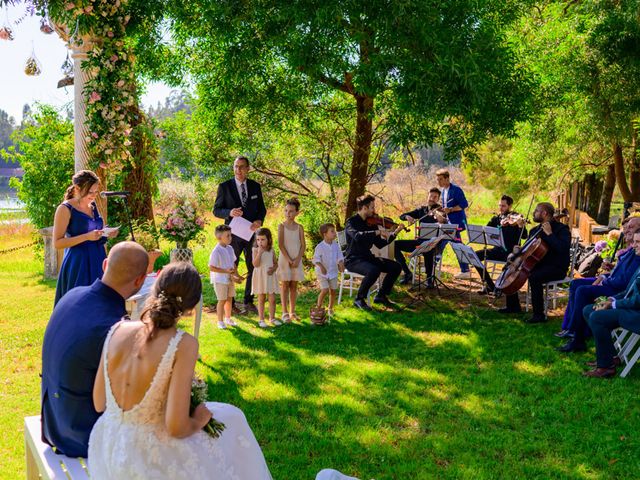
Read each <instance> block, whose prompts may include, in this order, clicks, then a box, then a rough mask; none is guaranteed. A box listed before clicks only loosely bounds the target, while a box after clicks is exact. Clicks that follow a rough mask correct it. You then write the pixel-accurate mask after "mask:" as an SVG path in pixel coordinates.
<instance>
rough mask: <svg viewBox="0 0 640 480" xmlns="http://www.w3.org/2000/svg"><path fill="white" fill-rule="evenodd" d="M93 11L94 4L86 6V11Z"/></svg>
mask: <svg viewBox="0 0 640 480" xmlns="http://www.w3.org/2000/svg"><path fill="white" fill-rule="evenodd" d="M92 11H93V6H91V5H89V6H87V7H84V13H91V12H92Z"/></svg>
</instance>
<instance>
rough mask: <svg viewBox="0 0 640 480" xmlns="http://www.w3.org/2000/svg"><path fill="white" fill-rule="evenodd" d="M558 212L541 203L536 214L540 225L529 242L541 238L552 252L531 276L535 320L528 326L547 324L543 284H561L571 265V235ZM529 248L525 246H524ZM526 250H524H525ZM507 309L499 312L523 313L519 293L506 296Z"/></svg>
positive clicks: (533, 270)
mask: <svg viewBox="0 0 640 480" xmlns="http://www.w3.org/2000/svg"><path fill="white" fill-rule="evenodd" d="M554 215H555V209H554V208H553V205H551V204H550V203H546V202H543V203H539V204H538V205H536V209H535V210H534V212H533V221H534V222H536V223H538V224H539V225H538V226H536V227H534V228H533V229H532V230H531V232H530V234H529V238H530V240H531V239H534V238H537V237H538V236H539V237H540V238H541V239H542V240H543V241H544V242H545V243H546V244H547V246H548V248H549V251H548V252H547V254H546V255H545V256H544V257H542V259H541V260H540V261H539V262H538V263H537V264H536V265H535V266H534V267H533V269H532V270H531V273H530V275H529V279H528V281H529V288H531V305H532V307H533V316H532V317H531V318H529V319H527V320H525V322H526V323H543V322H546V321H547V317H546V315H545V312H544V287H543V284H545V283H547V282H552V281H554V280H562V279H563V278H565V276H566V275H567V270H568V269H569V261H570V256H571V255H570V248H571V231H570V230H569V227H567V226H566V225H565V224H564V223H561V222H558V221H557V220H555V218H554ZM525 246H526V244H525ZM523 248H524V247H523ZM506 298H507V306H506V307H505V308H501V309H500V310H499V312H500V313H521V312H522V309H521V308H520V300H519V299H518V293H517V292H516V293H514V294H512V295H507V296H506Z"/></svg>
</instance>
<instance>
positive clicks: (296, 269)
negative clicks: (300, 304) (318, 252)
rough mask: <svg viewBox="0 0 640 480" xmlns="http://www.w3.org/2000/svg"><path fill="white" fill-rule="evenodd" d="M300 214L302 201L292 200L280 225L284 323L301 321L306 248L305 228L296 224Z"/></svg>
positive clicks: (279, 268)
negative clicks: (300, 291)
mask: <svg viewBox="0 0 640 480" xmlns="http://www.w3.org/2000/svg"><path fill="white" fill-rule="evenodd" d="M299 213H300V201H299V200H298V199H297V198H295V197H294V198H290V199H289V200H287V203H286V205H285V206H284V218H285V221H284V222H282V223H281V224H280V225H278V246H279V248H280V258H279V259H278V277H279V278H280V283H281V301H282V321H283V322H285V323H291V320H300V317H299V316H298V315H297V314H296V300H297V298H298V282H301V281H303V280H304V271H303V270H302V256H303V255H304V250H305V248H306V245H305V241H304V228H302V225H300V224H299V223H297V222H296V217H297V216H298V214H299Z"/></svg>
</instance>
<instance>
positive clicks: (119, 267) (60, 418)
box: [41, 242, 149, 457]
mask: <svg viewBox="0 0 640 480" xmlns="http://www.w3.org/2000/svg"><path fill="white" fill-rule="evenodd" d="M148 264H149V256H148V255H147V252H146V251H145V250H144V248H142V247H141V246H140V245H138V244H137V243H134V242H122V243H118V244H117V245H115V246H114V247H113V248H112V249H111V251H110V252H109V256H108V258H106V259H105V260H104V262H103V268H104V275H103V276H102V280H100V279H98V280H95V281H94V282H93V284H92V285H90V286H87V287H76V288H73V289H71V290H69V292H67V293H66V294H65V295H64V297H62V298H61V299H60V301H59V302H58V303H57V305H56V306H55V308H54V310H53V313H52V314H51V319H50V320H49V323H48V324H47V329H46V331H45V333H44V340H43V344H42V385H41V386H42V390H41V401H42V441H43V442H45V443H47V444H49V445H51V447H53V448H54V449H55V451H56V452H57V453H60V454H64V455H67V456H69V457H86V456H87V448H88V445H89V434H90V433H91V429H92V428H93V425H94V424H95V423H96V420H98V417H99V414H98V412H96V410H95V408H94V406H93V383H94V381H95V377H96V372H97V370H98V364H99V363H100V352H102V344H103V343H104V340H105V338H106V336H107V332H108V331H109V329H110V328H111V326H112V325H114V324H115V323H117V322H118V321H120V319H121V318H122V317H123V316H125V315H126V313H127V312H126V310H125V299H126V298H128V297H130V296H131V295H133V294H134V293H136V292H137V291H138V290H140V287H142V284H143V283H144V279H145V277H146V273H147V265H148Z"/></svg>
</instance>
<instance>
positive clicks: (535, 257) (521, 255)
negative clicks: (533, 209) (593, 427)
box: [496, 212, 567, 295]
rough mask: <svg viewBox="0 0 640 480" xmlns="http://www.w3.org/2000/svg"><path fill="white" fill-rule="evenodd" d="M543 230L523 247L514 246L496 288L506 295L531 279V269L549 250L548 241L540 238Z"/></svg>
mask: <svg viewBox="0 0 640 480" xmlns="http://www.w3.org/2000/svg"><path fill="white" fill-rule="evenodd" d="M566 216H567V214H566V213H564V212H562V213H560V214H557V215H554V217H553V219H554V220H558V219H560V218H562V217H566ZM527 217H528V215H527ZM542 231H543V230H542V228H540V230H538V231H537V232H536V233H535V234H534V235H532V236H531V237H529V238H528V239H527V241H526V242H525V244H524V245H523V246H522V248H520V247H518V246H516V247H513V252H512V253H511V254H510V255H509V256H508V257H507V264H506V265H505V267H504V269H503V270H502V273H501V274H500V277H498V280H497V281H496V290H499V291H500V292H502V293H503V294H505V295H513V294H515V293H517V292H518V290H520V289H521V288H522V287H523V286H524V284H525V282H526V281H527V280H528V279H529V275H530V274H531V270H533V269H534V268H535V266H536V265H537V264H538V263H539V262H540V260H542V259H543V258H544V256H545V255H546V254H547V252H548V251H549V246H548V245H547V243H546V242H545V241H544V240H543V239H542V238H540V234H541V233H542Z"/></svg>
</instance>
